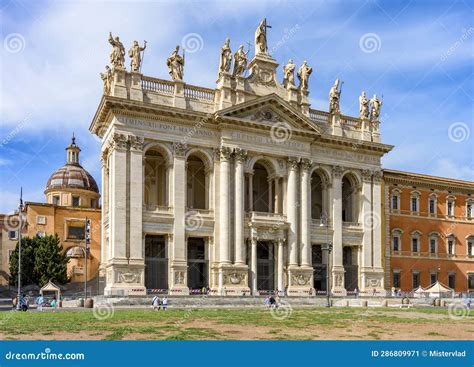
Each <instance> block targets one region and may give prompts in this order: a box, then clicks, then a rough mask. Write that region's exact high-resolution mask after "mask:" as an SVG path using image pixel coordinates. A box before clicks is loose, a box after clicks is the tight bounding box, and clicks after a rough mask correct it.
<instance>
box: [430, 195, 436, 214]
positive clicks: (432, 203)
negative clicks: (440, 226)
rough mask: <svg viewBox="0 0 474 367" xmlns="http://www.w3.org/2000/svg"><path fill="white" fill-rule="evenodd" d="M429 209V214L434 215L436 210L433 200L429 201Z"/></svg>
mask: <svg viewBox="0 0 474 367" xmlns="http://www.w3.org/2000/svg"><path fill="white" fill-rule="evenodd" d="M429 207H430V214H435V209H436V207H435V199H430V205H429Z"/></svg>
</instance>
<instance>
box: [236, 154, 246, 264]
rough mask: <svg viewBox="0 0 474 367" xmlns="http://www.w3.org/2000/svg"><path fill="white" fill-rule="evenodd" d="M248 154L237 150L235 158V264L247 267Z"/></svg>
mask: <svg viewBox="0 0 474 367" xmlns="http://www.w3.org/2000/svg"><path fill="white" fill-rule="evenodd" d="M246 156H247V152H246V151H244V150H242V149H240V148H236V149H235V152H234V157H235V257H234V258H235V264H236V265H245V244H244V162H245V158H246Z"/></svg>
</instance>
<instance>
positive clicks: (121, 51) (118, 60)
mask: <svg viewBox="0 0 474 367" xmlns="http://www.w3.org/2000/svg"><path fill="white" fill-rule="evenodd" d="M109 43H110V44H111V45H112V47H113V48H112V52H111V53H110V63H111V64H112V66H113V67H115V68H121V69H124V65H125V47H123V44H122V42H120V38H119V37H118V36H117V37H115V38H114V37H112V32H109Z"/></svg>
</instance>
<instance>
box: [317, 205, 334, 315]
mask: <svg viewBox="0 0 474 367" xmlns="http://www.w3.org/2000/svg"><path fill="white" fill-rule="evenodd" d="M319 226H320V227H326V243H325V244H324V247H323V248H322V249H323V250H324V251H326V302H327V303H326V307H331V300H330V284H329V264H330V257H331V252H332V242H331V241H329V220H328V216H327V214H326V212H323V213H322V214H321V222H320V224H319Z"/></svg>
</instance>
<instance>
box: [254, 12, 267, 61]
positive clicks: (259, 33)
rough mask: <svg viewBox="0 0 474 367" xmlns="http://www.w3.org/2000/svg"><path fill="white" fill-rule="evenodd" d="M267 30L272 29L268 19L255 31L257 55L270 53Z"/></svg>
mask: <svg viewBox="0 0 474 367" xmlns="http://www.w3.org/2000/svg"><path fill="white" fill-rule="evenodd" d="M267 28H271V26H269V25H267V19H266V18H265V19H264V20H262V21H261V22H260V24H259V25H258V27H257V30H256V31H255V55H258V54H267V52H268V46H267Z"/></svg>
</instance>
